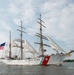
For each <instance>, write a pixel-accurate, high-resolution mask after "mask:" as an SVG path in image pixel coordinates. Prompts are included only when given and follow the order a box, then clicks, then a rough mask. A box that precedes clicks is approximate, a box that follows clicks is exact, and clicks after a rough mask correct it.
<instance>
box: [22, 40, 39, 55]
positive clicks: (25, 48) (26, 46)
mask: <svg viewBox="0 0 74 75" xmlns="http://www.w3.org/2000/svg"><path fill="white" fill-rule="evenodd" d="M23 50H24V51H26V52H31V53H32V54H39V53H38V52H37V51H36V50H35V49H34V48H33V47H32V46H31V45H30V43H29V42H28V41H27V40H25V41H24V49H23Z"/></svg>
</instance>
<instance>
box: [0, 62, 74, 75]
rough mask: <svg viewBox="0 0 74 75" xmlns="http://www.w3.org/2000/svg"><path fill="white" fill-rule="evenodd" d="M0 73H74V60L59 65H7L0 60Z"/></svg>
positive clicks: (64, 74)
mask: <svg viewBox="0 0 74 75" xmlns="http://www.w3.org/2000/svg"><path fill="white" fill-rule="evenodd" d="M0 75H74V62H65V63H63V65H61V66H56V65H49V66H9V65H5V64H4V63H2V62H0Z"/></svg>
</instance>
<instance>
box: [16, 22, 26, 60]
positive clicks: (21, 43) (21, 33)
mask: <svg viewBox="0 0 74 75" xmlns="http://www.w3.org/2000/svg"><path fill="white" fill-rule="evenodd" d="M19 27H20V28H21V29H20V30H19V29H17V30H18V31H19V32H20V49H21V59H23V39H22V35H23V33H26V32H24V31H23V29H25V28H24V27H23V24H22V21H21V26H19Z"/></svg>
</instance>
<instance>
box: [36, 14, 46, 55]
mask: <svg viewBox="0 0 74 75" xmlns="http://www.w3.org/2000/svg"><path fill="white" fill-rule="evenodd" d="M38 19H39V22H38V23H39V24H40V33H37V36H38V37H40V50H41V52H42V53H41V56H44V49H43V35H42V27H44V28H45V26H44V25H43V24H42V23H44V22H43V21H42V19H41V14H40V18H38ZM37 44H39V43H37Z"/></svg>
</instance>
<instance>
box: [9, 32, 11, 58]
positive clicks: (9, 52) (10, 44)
mask: <svg viewBox="0 0 74 75" xmlns="http://www.w3.org/2000/svg"><path fill="white" fill-rule="evenodd" d="M9 50H10V51H9V59H11V31H10V43H9Z"/></svg>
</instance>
